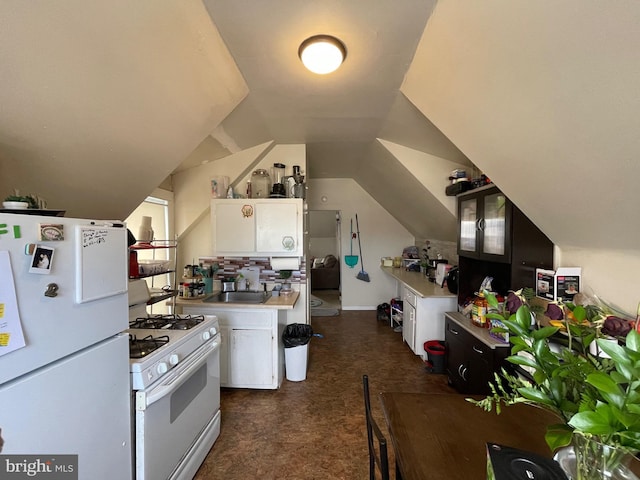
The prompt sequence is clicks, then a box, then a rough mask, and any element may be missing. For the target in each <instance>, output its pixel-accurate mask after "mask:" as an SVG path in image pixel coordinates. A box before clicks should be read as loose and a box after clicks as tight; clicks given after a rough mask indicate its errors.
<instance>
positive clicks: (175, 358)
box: [169, 353, 179, 365]
mask: <svg viewBox="0 0 640 480" xmlns="http://www.w3.org/2000/svg"><path fill="white" fill-rule="evenodd" d="M178 360H179V358H178V354H177V353H173V354H171V355H170V356H169V363H170V364H171V365H177V364H178Z"/></svg>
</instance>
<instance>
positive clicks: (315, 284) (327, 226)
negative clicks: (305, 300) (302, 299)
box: [308, 210, 342, 315]
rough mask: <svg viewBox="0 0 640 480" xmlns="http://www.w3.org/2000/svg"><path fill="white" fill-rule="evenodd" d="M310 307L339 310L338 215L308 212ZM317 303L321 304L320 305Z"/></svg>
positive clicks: (336, 213)
mask: <svg viewBox="0 0 640 480" xmlns="http://www.w3.org/2000/svg"><path fill="white" fill-rule="evenodd" d="M308 258H309V259H310V262H309V278H310V285H311V288H310V291H311V297H310V301H309V305H310V308H311V310H312V312H311V313H312V315H313V309H314V307H315V308H320V307H321V308H333V309H340V308H341V307H342V299H341V288H340V261H341V258H342V252H341V248H340V212H339V211H338V210H310V211H309V247H308ZM320 302H321V303H320Z"/></svg>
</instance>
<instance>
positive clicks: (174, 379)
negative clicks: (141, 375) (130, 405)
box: [136, 337, 220, 410]
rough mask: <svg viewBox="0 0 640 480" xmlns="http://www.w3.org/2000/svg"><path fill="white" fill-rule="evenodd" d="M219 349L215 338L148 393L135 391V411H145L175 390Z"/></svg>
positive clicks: (218, 340)
mask: <svg viewBox="0 0 640 480" xmlns="http://www.w3.org/2000/svg"><path fill="white" fill-rule="evenodd" d="M219 349H220V339H219V337H217V338H216V339H215V340H214V341H212V342H211V343H208V344H205V345H203V346H202V347H200V349H199V350H196V351H195V352H194V353H192V354H191V355H190V356H189V358H187V360H186V361H185V362H184V363H182V364H178V366H177V367H176V368H175V369H173V371H171V373H170V374H169V375H168V376H167V378H166V379H164V380H163V381H162V382H161V383H160V384H159V385H158V386H156V387H153V388H151V390H149V391H144V390H141V391H137V392H136V410H145V409H146V408H147V407H148V406H149V405H152V404H153V403H155V402H157V401H158V400H160V399H161V398H163V397H164V396H166V395H169V394H171V393H172V392H174V391H175V390H177V389H178V387H180V385H182V384H183V383H184V382H185V381H186V380H188V379H189V378H190V377H191V375H192V374H193V373H194V372H195V371H196V370H198V369H199V368H200V367H201V366H202V365H204V364H205V363H206V362H207V360H209V357H210V356H211V355H213V354H214V353H215V352H216V351H217V350H219Z"/></svg>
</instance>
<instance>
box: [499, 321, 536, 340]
mask: <svg viewBox="0 0 640 480" xmlns="http://www.w3.org/2000/svg"><path fill="white" fill-rule="evenodd" d="M502 323H504V325H505V327H507V328H508V329H509V331H510V332H511V333H514V334H515V335H518V336H519V337H524V338H527V337H529V335H530V334H529V327H528V326H527V328H522V327H521V326H520V325H519V324H518V322H514V321H511V320H506V319H505V320H502Z"/></svg>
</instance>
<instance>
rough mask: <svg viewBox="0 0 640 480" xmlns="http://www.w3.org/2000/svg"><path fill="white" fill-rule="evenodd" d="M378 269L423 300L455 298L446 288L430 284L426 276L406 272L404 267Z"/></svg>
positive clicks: (433, 283) (419, 273)
mask: <svg viewBox="0 0 640 480" xmlns="http://www.w3.org/2000/svg"><path fill="white" fill-rule="evenodd" d="M380 269H381V270H382V271H383V272H384V273H386V274H387V275H391V276H392V277H393V278H395V279H396V280H398V281H399V282H402V283H404V284H405V285H406V286H407V287H409V288H410V289H411V290H413V291H414V292H416V293H417V294H418V295H419V296H421V297H423V298H427V297H455V296H456V295H454V294H453V293H451V292H450V291H449V289H448V288H447V287H444V288H442V287H441V286H439V285H437V284H436V283H435V282H430V281H429V279H428V278H427V276H426V275H425V274H423V273H421V272H408V271H407V270H405V268H404V267H401V268H393V267H380Z"/></svg>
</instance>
